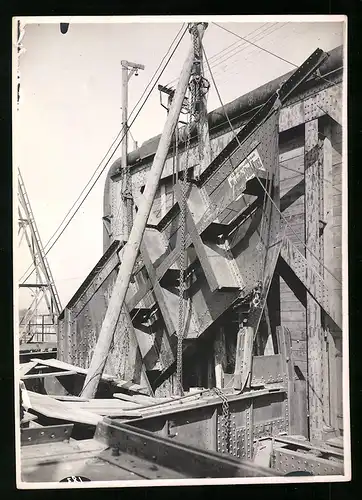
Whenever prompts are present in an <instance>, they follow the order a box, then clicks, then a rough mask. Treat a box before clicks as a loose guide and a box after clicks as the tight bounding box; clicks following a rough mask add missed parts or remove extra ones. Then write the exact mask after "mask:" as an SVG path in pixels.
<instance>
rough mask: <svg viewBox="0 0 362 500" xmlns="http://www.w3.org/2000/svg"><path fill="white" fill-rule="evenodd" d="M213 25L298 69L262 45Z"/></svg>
mask: <svg viewBox="0 0 362 500" xmlns="http://www.w3.org/2000/svg"><path fill="white" fill-rule="evenodd" d="M212 24H214V25H215V26H218V27H219V28H221V29H223V30H224V31H227V32H228V33H231V34H232V35H234V36H237V37H238V38H240V39H241V40H244V41H245V42H248V43H250V44H251V45H254V47H257V48H258V49H260V50H263V51H264V52H267V53H268V54H270V55H272V56H274V57H277V58H278V59H280V60H281V61H284V62H286V63H287V64H291V65H292V66H294V67H295V68H297V67H298V66H297V65H296V64H294V63H292V62H291V61H288V59H285V58H284V57H281V56H279V55H278V54H275V53H274V52H271V51H270V50H268V49H266V48H265V47H262V46H261V45H257V44H256V43H254V42H252V41H251V40H248V39H247V38H245V37H243V36H241V35H238V34H237V33H235V32H234V31H230V30H228V29H227V28H225V27H224V26H221V25H220V24H218V23H215V22H213V23H212Z"/></svg>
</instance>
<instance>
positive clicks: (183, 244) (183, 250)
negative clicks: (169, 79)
mask: <svg viewBox="0 0 362 500" xmlns="http://www.w3.org/2000/svg"><path fill="white" fill-rule="evenodd" d="M190 128H191V115H189V119H188V124H187V131H186V134H187V135H186V162H185V167H184V172H183V176H182V180H181V183H180V184H181V207H180V208H181V211H180V215H181V250H180V282H179V318H178V335H177V356H176V377H177V383H178V385H179V388H180V392H181V395H182V394H183V380H182V351H183V335H184V331H183V330H184V322H185V299H184V295H185V289H186V286H185V270H186V192H187V169H188V164H189V153H190Z"/></svg>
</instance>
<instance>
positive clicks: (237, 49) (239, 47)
mask: <svg viewBox="0 0 362 500" xmlns="http://www.w3.org/2000/svg"><path fill="white" fill-rule="evenodd" d="M275 24H277V23H271V25H269V26H266V27H265V26H260V27H259V28H256V29H255V30H253V31H250V32H249V33H247V35H245V36H251V35H252V34H254V33H256V32H257V31H259V30H261V32H260V33H258V34H257V35H255V37H257V36H259V35H261V34H262V33H264V32H265V31H268V30H270V29H271V28H273V26H274V25H275ZM285 24H288V23H284V24H283V25H285ZM268 34H269V33H265V34H264V35H263V37H261V38H260V39H262V38H264V36H268ZM237 43H240V42H234V43H233V44H231V45H228V46H227V47H225V49H223V50H221V51H220V52H217V53H216V54H214V56H212V57H210V61H211V59H212V58H216V59H218V58H219V59H220V58H222V57H224V56H225V55H226V53H228V52H232V51H233V50H236V52H235V53H234V54H233V55H236V54H237V53H239V52H240V51H241V50H244V49H245V48H247V43H246V42H245V41H243V43H242V44H241V45H239V46H238V47H234V48H232V49H231V47H232V46H233V45H236V44H237ZM228 49H230V50H228ZM223 52H226V53H225V54H224V53H223ZM230 57H231V56H230ZM216 59H215V60H216ZM215 60H214V61H213V63H215ZM222 62H223V61H218V62H217V63H216V64H213V63H212V64H211V67H212V68H215V67H216V66H218V65H219V64H222ZM177 80H178V78H174V79H173V80H171V81H170V82H169V83H168V84H167V86H171V87H172V86H173V84H174V83H176V82H177Z"/></svg>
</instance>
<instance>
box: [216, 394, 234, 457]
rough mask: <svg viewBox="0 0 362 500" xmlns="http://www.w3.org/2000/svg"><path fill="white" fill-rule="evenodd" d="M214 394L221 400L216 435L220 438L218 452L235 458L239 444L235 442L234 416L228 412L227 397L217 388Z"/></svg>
mask: <svg viewBox="0 0 362 500" xmlns="http://www.w3.org/2000/svg"><path fill="white" fill-rule="evenodd" d="M213 391H214V393H215V394H216V395H217V396H219V398H220V399H221V410H222V414H221V415H220V424H221V429H219V432H218V435H220V437H221V442H220V447H218V449H219V448H220V450H219V451H221V453H229V454H230V455H233V456H237V455H238V452H239V444H238V442H237V431H236V424H235V421H234V415H233V414H232V413H231V412H230V406H229V401H228V399H227V396H226V395H225V394H224V393H223V391H222V390H221V389H219V388H218V387H214V388H213Z"/></svg>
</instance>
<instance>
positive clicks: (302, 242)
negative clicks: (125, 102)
mask: <svg viewBox="0 0 362 500" xmlns="http://www.w3.org/2000/svg"><path fill="white" fill-rule="evenodd" d="M202 50H203V52H204V56H205V60H206V63H207V65H208V66H209V61H208V59H207V55H206V53H205V49H204V48H203V49H202ZM209 69H210V66H209ZM210 75H211V78H212V81H213V84H214V87H215V90H216V93H217V95H218V98H219V100H220V103H221V106H222V108H223V111H224V114H225V116H226V118H227V121H228V123H229V126H230V129H231V131H232V132H233V135H234V138H235V139H236V140H237V142H238V144H239V146H240V147H241V143H240V141H239V137H238V136H237V134H236V133H235V130H234V127H233V126H232V124H231V121H230V119H229V116H228V114H227V112H226V110H225V106H224V103H223V101H222V99H221V96H220V92H219V89H218V87H217V85H216V82H215V80H214V76H213V74H212V72H211V69H210ZM259 127H260V125H259ZM255 177H256V179H257V180H258V182H259V184H260V185H261V187H262V188H263V190H264V191H265V193H266V195H267V196H268V198H269V199H270V201H271V202H272V204H273V205H274V207H275V208H276V209H277V211H278V212H279V214H280V216H281V218H282V219H283V220H284V222H285V223H286V225H287V226H288V227H289V229H290V230H291V231H292V233H293V234H294V236H295V237H296V238H297V239H298V241H299V242H300V243H301V244H302V245H303V246H304V247H305V249H306V250H308V252H309V253H310V254H311V255H312V256H313V257H314V258H315V259H316V260H317V261H318V263H319V264H320V265H321V266H322V267H323V268H324V269H325V270H326V271H327V272H328V273H329V274H330V275H331V276H333V278H334V279H335V280H336V281H337V282H338V283H340V284H342V282H341V281H340V280H339V279H338V278H337V277H336V276H335V275H334V274H333V273H332V272H331V271H330V270H329V269H328V268H327V267H326V266H325V265H324V264H323V262H321V260H320V258H319V257H318V256H317V255H315V253H314V252H313V251H312V250H311V249H310V248H309V247H308V246H307V245H306V243H304V241H302V240H301V239H300V238H299V236H298V234H297V233H296V232H295V231H294V229H293V228H292V226H291V225H290V224H289V222H288V220H287V219H286V217H285V216H284V215H283V213H282V212H281V211H280V208H279V207H278V205H277V204H276V203H275V201H274V200H273V198H272V197H271V195H270V194H269V193H268V192H267V190H266V189H265V186H264V184H263V183H262V182H261V180H260V178H259V177H258V176H257V174H256V172H255Z"/></svg>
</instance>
